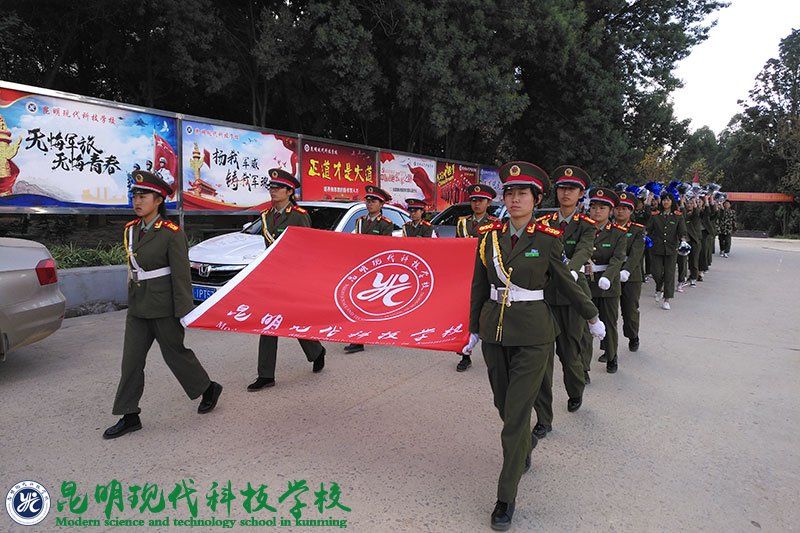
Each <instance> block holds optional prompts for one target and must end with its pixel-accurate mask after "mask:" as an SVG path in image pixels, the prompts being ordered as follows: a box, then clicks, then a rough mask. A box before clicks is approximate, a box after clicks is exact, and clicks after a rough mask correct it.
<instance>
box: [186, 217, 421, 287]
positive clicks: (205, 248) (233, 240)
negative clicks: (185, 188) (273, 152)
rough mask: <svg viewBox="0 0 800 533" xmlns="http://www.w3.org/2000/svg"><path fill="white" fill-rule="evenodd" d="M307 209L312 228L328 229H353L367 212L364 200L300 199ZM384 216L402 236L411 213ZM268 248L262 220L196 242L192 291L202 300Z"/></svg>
mask: <svg viewBox="0 0 800 533" xmlns="http://www.w3.org/2000/svg"><path fill="white" fill-rule="evenodd" d="M298 204H299V205H300V206H301V207H303V208H304V209H306V210H307V211H308V214H309V216H310V217H311V227H312V228H316V229H324V230H329V231H340V232H344V233H350V232H352V231H353V230H354V229H355V227H356V220H357V219H358V218H359V217H361V216H363V215H366V214H367V208H366V207H365V206H364V202H298ZM383 216H385V217H387V218H388V219H389V220H391V221H392V223H393V224H394V231H393V232H392V234H393V235H394V236H395V237H400V236H402V227H403V224H405V223H406V222H408V221H409V220H410V217H409V216H408V213H407V212H406V211H404V210H403V209H400V208H399V207H395V206H393V205H384V206H383ZM265 248H266V245H265V244H264V237H263V236H262V233H261V219H260V218H258V219H256V220H255V221H254V222H251V223H249V224H246V225H245V227H244V229H242V231H237V232H234V233H226V234H224V235H219V236H217V237H212V238H211V239H208V240H205V241H203V242H201V243H200V244H196V245H195V246H192V247H191V248H190V249H189V262H190V265H191V267H192V293H193V297H194V299H195V301H197V302H202V301H203V300H206V299H207V298H208V297H209V296H211V295H212V294H214V292H216V290H217V289H218V288H220V287H221V286H223V285H224V284H225V283H227V282H228V280H230V279H232V278H233V277H234V276H235V275H236V274H238V273H239V271H240V270H242V269H243V268H244V267H246V266H247V265H248V264H249V263H250V262H251V261H253V260H254V259H255V258H256V257H258V256H259V255H260V254H261V252H263V251H264V250H265Z"/></svg>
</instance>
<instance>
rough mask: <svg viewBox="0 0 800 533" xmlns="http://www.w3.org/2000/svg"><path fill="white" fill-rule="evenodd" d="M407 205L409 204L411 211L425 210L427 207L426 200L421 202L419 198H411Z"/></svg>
mask: <svg viewBox="0 0 800 533" xmlns="http://www.w3.org/2000/svg"><path fill="white" fill-rule="evenodd" d="M406 204H408V208H409V209H425V206H426V205H427V204H426V203H425V200H421V199H419V198H409V199H408V200H406Z"/></svg>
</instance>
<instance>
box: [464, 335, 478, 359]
mask: <svg viewBox="0 0 800 533" xmlns="http://www.w3.org/2000/svg"><path fill="white" fill-rule="evenodd" d="M478 339H479V338H478V334H477V333H470V334H469V342H468V343H467V345H466V346H464V347H463V348H461V352H460V353H463V354H464V355H472V349H473V348H475V345H476V344H478Z"/></svg>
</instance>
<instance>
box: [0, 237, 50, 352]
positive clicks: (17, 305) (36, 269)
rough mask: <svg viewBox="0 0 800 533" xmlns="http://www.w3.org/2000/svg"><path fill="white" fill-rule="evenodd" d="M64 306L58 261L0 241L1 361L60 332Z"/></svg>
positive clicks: (40, 250) (38, 249)
mask: <svg viewBox="0 0 800 533" xmlns="http://www.w3.org/2000/svg"><path fill="white" fill-rule="evenodd" d="M65 307H66V299H65V298H64V295H63V294H61V291H60V290H59V288H58V273H57V271H56V262H55V261H54V260H53V256H52V255H50V252H49V251H48V250H47V248H46V247H45V246H44V245H42V244H39V243H38V242H33V241H28V240H23V239H11V238H7V237H2V238H0V360H4V359H5V356H6V354H7V353H8V352H10V351H11V350H13V349H15V348H19V347H21V346H25V345H26V344H31V343H33V342H36V341H39V340H42V339H44V338H45V337H47V336H48V335H50V334H52V333H53V332H55V331H56V330H58V328H60V327H61V322H62V321H63V320H64V309H65Z"/></svg>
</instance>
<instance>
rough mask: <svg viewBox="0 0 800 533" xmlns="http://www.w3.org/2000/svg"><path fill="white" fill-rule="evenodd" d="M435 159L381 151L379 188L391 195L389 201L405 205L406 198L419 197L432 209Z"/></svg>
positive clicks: (434, 186)
mask: <svg viewBox="0 0 800 533" xmlns="http://www.w3.org/2000/svg"><path fill="white" fill-rule="evenodd" d="M435 178H436V161H434V160H433V159H426V158H424V157H417V156H414V155H406V154H395V153H392V152H381V188H382V189H383V190H385V191H386V192H388V193H389V194H390V195H392V201H391V203H393V204H395V205H399V206H401V207H406V200H407V199H408V198H420V199H422V200H424V201H425V204H426V206H427V207H428V209H433V208H434V204H435V197H434V193H435V191H436V182H435V181H434V180H435Z"/></svg>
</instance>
